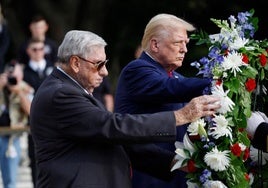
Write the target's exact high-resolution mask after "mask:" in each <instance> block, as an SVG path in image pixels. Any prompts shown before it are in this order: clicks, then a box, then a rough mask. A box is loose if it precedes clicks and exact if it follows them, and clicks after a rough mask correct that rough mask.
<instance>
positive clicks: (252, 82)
mask: <svg viewBox="0 0 268 188" xmlns="http://www.w3.org/2000/svg"><path fill="white" fill-rule="evenodd" d="M245 85H246V89H247V90H248V91H249V92H251V91H253V90H254V89H255V88H256V81H255V79H253V78H249V79H248V80H247V82H246V84H245Z"/></svg>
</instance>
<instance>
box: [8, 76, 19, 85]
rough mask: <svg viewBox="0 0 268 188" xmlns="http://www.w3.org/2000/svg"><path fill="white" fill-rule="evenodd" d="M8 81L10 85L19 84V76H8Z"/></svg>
mask: <svg viewBox="0 0 268 188" xmlns="http://www.w3.org/2000/svg"><path fill="white" fill-rule="evenodd" d="M7 83H8V85H16V84H17V78H15V77H14V76H8V77H7Z"/></svg>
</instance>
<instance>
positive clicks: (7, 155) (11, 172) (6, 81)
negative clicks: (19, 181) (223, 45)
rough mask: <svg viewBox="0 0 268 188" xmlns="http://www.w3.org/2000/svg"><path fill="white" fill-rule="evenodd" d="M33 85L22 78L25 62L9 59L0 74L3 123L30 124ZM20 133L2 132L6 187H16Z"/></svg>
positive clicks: (1, 158)
mask: <svg viewBox="0 0 268 188" xmlns="http://www.w3.org/2000/svg"><path fill="white" fill-rule="evenodd" d="M33 92H34V90H33V88H32V87H30V86H29V85H28V84H27V83H26V82H24V81H23V68H22V65H20V64H18V63H17V62H16V61H12V62H11V63H9V64H8V65H7V67H6V69H5V71H4V73H2V74H0V126H5V127H7V126H9V127H10V128H11V129H16V128H21V127H24V126H26V125H27V123H28V115H29V112H30V105H31V100H32V98H33ZM19 141H20V134H19V133H16V134H11V135H1V136H0V166H1V172H2V179H3V185H4V188H15V187H16V177H17V169H18V166H19V161H20V143H19Z"/></svg>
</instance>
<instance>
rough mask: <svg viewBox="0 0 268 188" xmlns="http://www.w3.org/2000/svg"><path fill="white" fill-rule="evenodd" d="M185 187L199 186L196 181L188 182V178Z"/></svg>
mask: <svg viewBox="0 0 268 188" xmlns="http://www.w3.org/2000/svg"><path fill="white" fill-rule="evenodd" d="M186 184H187V188H199V186H198V185H197V184H196V183H193V182H190V181H189V180H188V181H187V182H186Z"/></svg>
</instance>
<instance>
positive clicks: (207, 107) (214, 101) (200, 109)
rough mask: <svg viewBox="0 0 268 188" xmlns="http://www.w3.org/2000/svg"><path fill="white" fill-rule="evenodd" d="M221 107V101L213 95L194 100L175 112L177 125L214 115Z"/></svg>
mask: <svg viewBox="0 0 268 188" xmlns="http://www.w3.org/2000/svg"><path fill="white" fill-rule="evenodd" d="M220 107H221V105H220V99H219V98H218V97H215V96H212V95H203V96H199V97H196V98H193V99H192V100H191V101H190V102H189V103H188V104H187V105H185V106H184V107H183V108H181V109H180V110H177V111H175V112H174V113H175V117H176V125H178V126H179V125H183V124H185V123H190V122H193V121H196V120H197V119H198V118H201V117H204V116H210V115H213V114H214V113H215V112H216V110H217V109H219V108H220Z"/></svg>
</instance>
